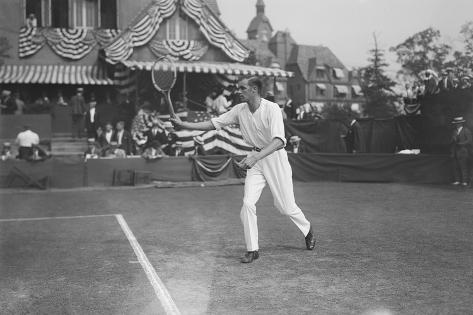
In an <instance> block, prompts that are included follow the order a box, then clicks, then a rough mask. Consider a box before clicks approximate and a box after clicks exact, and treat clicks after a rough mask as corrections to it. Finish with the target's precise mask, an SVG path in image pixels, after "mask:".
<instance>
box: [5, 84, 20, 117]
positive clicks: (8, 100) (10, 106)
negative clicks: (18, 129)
mask: <svg viewBox="0 0 473 315" xmlns="http://www.w3.org/2000/svg"><path fill="white" fill-rule="evenodd" d="M1 109H2V115H14V114H15V112H16V110H17V107H16V102H15V100H14V98H13V97H12V95H11V91H9V90H3V91H2V101H1Z"/></svg>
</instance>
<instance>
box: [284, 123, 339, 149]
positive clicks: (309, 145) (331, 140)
mask: <svg viewBox="0 0 473 315" xmlns="http://www.w3.org/2000/svg"><path fill="white" fill-rule="evenodd" d="M345 128H346V127H345V126H344V125H343V124H342V123H341V122H338V121H333V120H315V121H297V120H288V121H285V130H286V138H287V139H289V138H290V137H291V136H295V135H297V136H299V137H300V138H301V144H300V152H303V153H317V152H338V153H345V152H346V148H345V143H344V141H343V139H342V135H344V133H345V132H346V130H345Z"/></svg>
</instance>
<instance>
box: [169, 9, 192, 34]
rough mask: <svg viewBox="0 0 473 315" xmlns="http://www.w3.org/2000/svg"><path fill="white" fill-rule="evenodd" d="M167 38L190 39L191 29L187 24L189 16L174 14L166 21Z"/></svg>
mask: <svg viewBox="0 0 473 315" xmlns="http://www.w3.org/2000/svg"><path fill="white" fill-rule="evenodd" d="M166 39H171V40H176V39H181V40H187V39H189V29H188V24H187V17H182V16H179V14H174V15H173V16H172V17H171V18H169V19H168V20H167V22H166Z"/></svg>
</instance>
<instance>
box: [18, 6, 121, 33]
mask: <svg viewBox="0 0 473 315" xmlns="http://www.w3.org/2000/svg"><path fill="white" fill-rule="evenodd" d="M67 12H70V13H69V14H67ZM30 14H34V15H35V17H36V24H37V26H38V27H58V28H68V27H73V28H75V27H79V28H97V27H102V28H112V29H114V28H116V27H117V0H25V15H26V16H25V18H27V17H28V16H29V15H30Z"/></svg>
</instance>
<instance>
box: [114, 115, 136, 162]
mask: <svg viewBox="0 0 473 315" xmlns="http://www.w3.org/2000/svg"><path fill="white" fill-rule="evenodd" d="M116 127H117V130H116V131H115V133H114V135H113V137H112V141H113V142H117V147H118V149H122V150H123V151H125V154H126V155H131V154H132V153H134V152H133V151H134V150H133V138H132V136H131V133H130V132H129V131H128V130H125V122H124V121H122V120H121V121H119V122H117V125H116Z"/></svg>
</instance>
